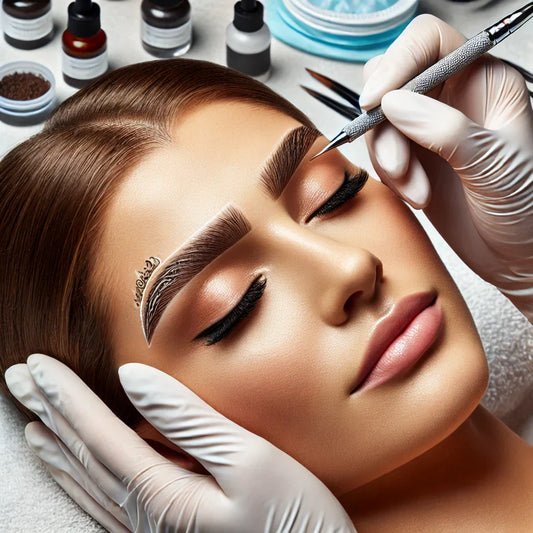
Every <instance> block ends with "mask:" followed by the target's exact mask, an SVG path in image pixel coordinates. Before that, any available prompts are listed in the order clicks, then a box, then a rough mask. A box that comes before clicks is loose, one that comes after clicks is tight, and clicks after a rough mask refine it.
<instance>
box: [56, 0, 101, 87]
mask: <svg viewBox="0 0 533 533" xmlns="http://www.w3.org/2000/svg"><path fill="white" fill-rule="evenodd" d="M62 55H63V79H64V80H65V82H67V83H68V84H69V85H71V86H72V87H78V88H79V87H84V86H85V85H88V84H89V83H90V82H92V81H93V80H95V79H97V78H99V77H100V76H101V75H102V74H105V72H106V71H107V68H108V65H107V37H106V34H105V33H104V30H102V29H101V27H100V6H99V5H98V4H97V3H96V2H92V1H91V0H76V1H75V2H72V3H71V4H69V6H68V26H67V29H66V30H65V31H64V32H63V54H62Z"/></svg>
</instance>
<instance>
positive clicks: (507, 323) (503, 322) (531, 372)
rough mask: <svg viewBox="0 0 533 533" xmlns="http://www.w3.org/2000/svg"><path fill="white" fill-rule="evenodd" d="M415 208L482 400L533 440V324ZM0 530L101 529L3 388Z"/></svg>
mask: <svg viewBox="0 0 533 533" xmlns="http://www.w3.org/2000/svg"><path fill="white" fill-rule="evenodd" d="M416 216H417V217H418V218H419V220H420V221H421V223H422V225H423V226H424V228H425V229H426V231H427V232H428V234H429V236H430V238H431V240H432V242H433V243H434V245H435V248H436V249H437V251H438V253H439V255H440V256H441V258H442V260H443V262H444V263H445V265H446V266H447V268H448V270H449V271H450V273H451V274H452V276H453V278H454V280H455V282H456V283H457V285H458V287H459V289H460V290H461V292H462V294H463V296H464V298H465V300H466V303H467V304H468V307H469V308H470V310H471V312H472V316H473V318H474V321H475V323H476V326H477V328H478V330H479V333H480V336H481V339H482V342H483V346H484V348H485V350H486V354H487V359H488V363H489V370H490V383H489V387H488V390H487V392H486V394H485V396H484V398H483V401H482V404H483V405H484V406H485V407H486V408H487V409H488V410H489V411H491V412H492V413H493V414H495V415H496V416H498V417H499V418H501V419H502V420H503V421H504V422H505V423H507V424H508V425H509V426H510V427H511V428H512V429H513V430H514V431H516V432H517V433H518V434H520V435H521V436H522V437H523V438H524V439H526V440H527V441H528V442H530V443H531V444H533V326H532V325H531V324H530V323H529V322H528V320H527V319H526V318H525V317H524V316H523V315H522V314H521V313H520V312H519V311H518V310H517V309H516V308H515V307H514V306H513V304H511V303H510V302H509V301H508V300H507V298H505V296H503V295H502V294H501V293H500V292H499V291H498V290H497V289H496V288H494V287H493V286H491V285H489V284H488V283H486V282H484V281H483V280H482V279H481V278H479V276H477V275H476V274H474V273H473V272H472V271H471V270H470V269H469V268H468V267H467V266H466V265H465V264H464V263H463V262H462V261H461V260H460V259H459V258H458V257H457V255H456V254H455V253H454V252H453V250H451V248H450V247H449V246H448V245H447V244H446V242H445V241H444V240H443V239H442V238H441V237H440V235H439V234H438V233H437V232H436V231H435V229H434V228H433V227H432V226H431V225H430V224H429V223H428V222H427V220H426V219H425V217H424V215H423V214H420V213H418V212H416ZM0 428H1V429H0V450H1V452H2V453H1V454H0V487H1V488H0V531H6V532H9V533H33V532H37V531H39V532H40V533H48V532H49V533H62V532H65V533H67V532H68V533H71V532H73V531H76V532H84V533H96V532H102V531H104V529H102V528H101V527H100V526H99V525H98V524H97V523H96V522H95V521H93V520H92V519H91V518H90V517H89V516H88V515H86V514H85V513H84V512H83V511H82V510H81V509H80V508H79V507H78V506H77V505H76V504H75V503H74V502H73V501H72V500H71V499H70V498H69V497H68V496H67V495H66V494H65V493H64V492H63V491H62V489H61V488H60V487H59V486H58V485H56V483H55V482H54V481H53V480H52V478H51V477H49V475H48V473H47V471H46V469H45V468H44V467H43V466H42V464H41V463H40V461H39V460H38V459H36V458H35V457H34V455H33V454H32V453H31V452H30V451H29V449H28V448H27V446H26V442H25V440H24V421H23V419H22V417H21V415H20V414H19V412H18V411H17V410H16V409H15V407H14V406H13V405H12V404H11V403H10V402H9V401H8V400H7V399H6V398H4V397H3V396H2V395H0Z"/></svg>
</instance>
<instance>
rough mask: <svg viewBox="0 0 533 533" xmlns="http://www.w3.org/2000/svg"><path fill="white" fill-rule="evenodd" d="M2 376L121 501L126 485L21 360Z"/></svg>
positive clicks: (112, 496)
mask: <svg viewBox="0 0 533 533" xmlns="http://www.w3.org/2000/svg"><path fill="white" fill-rule="evenodd" d="M5 380H6V383H7V386H8V388H9V390H10V391H11V393H12V394H13V396H15V398H17V400H18V401H20V402H21V403H22V404H23V405H24V406H25V407H27V408H28V409H30V410H31V411H33V412H34V413H35V414H36V415H37V416H39V418H40V419H41V420H42V421H43V422H44V424H45V425H46V426H47V427H49V428H50V429H51V430H52V431H53V432H54V433H55V434H56V435H58V437H59V438H60V439H61V440H62V442H63V443H64V445H65V446H66V448H67V449H68V450H70V452H71V453H72V455H73V456H75V457H76V458H77V459H78V461H79V462H80V463H81V465H83V468H84V469H85V472H86V475H87V476H88V477H89V478H91V479H92V480H93V481H94V482H95V483H96V484H97V485H98V486H100V487H101V489H102V490H103V491H104V492H105V493H106V494H107V495H108V496H109V497H110V498H111V499H112V500H113V501H115V502H117V503H120V502H122V501H123V500H124V499H125V498H126V495H127V490H126V487H125V486H124V485H123V484H122V483H121V482H120V480H118V479H117V478H116V477H115V476H114V475H113V474H112V473H111V472H110V471H109V470H108V469H107V468H105V467H104V466H103V465H102V464H101V463H100V462H99V461H98V460H97V459H96V458H95V457H94V455H93V454H92V453H91V452H90V450H89V449H88V448H87V446H86V445H85V443H84V442H83V441H82V440H81V439H80V437H79V436H78V435H77V434H76V432H75V431H74V430H73V429H72V427H71V425H70V424H69V423H68V421H67V420H66V419H65V418H64V417H63V416H62V414H61V413H60V412H59V411H57V410H56V409H55V408H54V406H53V405H52V404H51V403H50V402H49V401H48V399H47V398H46V396H44V395H43V393H42V391H41V390H40V389H39V388H38V387H37V385H36V383H35V381H34V380H33V378H32V376H31V374H30V371H29V368H28V366H27V365H25V364H18V365H13V366H11V367H10V368H8V369H7V371H6V373H5ZM87 416H88V415H87ZM95 427H97V426H96V425H95Z"/></svg>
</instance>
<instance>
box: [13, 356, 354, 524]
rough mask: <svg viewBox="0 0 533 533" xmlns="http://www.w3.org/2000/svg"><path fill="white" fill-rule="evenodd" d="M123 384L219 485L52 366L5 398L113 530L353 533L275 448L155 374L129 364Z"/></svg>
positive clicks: (22, 371)
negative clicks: (161, 449) (26, 414)
mask: <svg viewBox="0 0 533 533" xmlns="http://www.w3.org/2000/svg"><path fill="white" fill-rule="evenodd" d="M119 375H120V380H121V383H122V386H123V387H124V389H125V391H126V393H127V394H128V397H129V398H130V399H131V401H132V402H133V403H134V405H135V407H136V408H137V409H138V410H139V411H140V413H141V414H142V415H143V416H144V417H145V418H146V419H147V420H148V421H149V422H150V423H151V424H152V425H153V426H154V427H155V428H156V429H158V430H159V431H160V432H161V433H162V434H163V435H165V436H166V437H167V438H168V439H169V440H171V441H172V442H173V443H175V444H176V445H177V446H178V447H180V448H181V449H182V450H184V451H185V452H187V453H189V454H190V455H192V456H193V457H194V458H196V459H197V460H198V461H199V462H200V463H201V464H202V465H203V466H204V467H205V468H206V470H207V471H208V472H209V473H210V474H211V475H204V474H198V473H193V472H190V471H188V470H186V469H183V468H181V467H179V466H177V465H176V464H174V463H172V462H170V461H169V460H167V459H166V458H164V457H163V456H161V455H160V454H158V453H157V452H156V451H155V450H154V449H153V448H151V447H150V446H149V445H148V444H147V443H146V442H145V441H143V440H142V439H141V438H140V437H139V436H138V435H137V434H136V433H135V432H134V431H133V430H132V429H130V428H129V427H128V426H126V425H125V424H123V423H122V422H121V421H120V420H119V419H118V418H117V417H116V416H115V415H114V414H113V413H112V412H111V411H110V409H109V408H108V407H107V406H106V405H104V404H103V402H102V401H101V400H100V399H99V398H98V397H97V396H96V395H95V394H94V393H93V392H92V391H91V390H90V389H89V388H88V387H87V386H86V385H85V384H84V383H83V382H82V381H81V380H80V378H79V377H78V376H76V374H74V373H73V372H72V371H71V370H70V369H68V368H67V367H66V366H65V365H63V364H62V363H60V362H59V361H57V360H55V359H52V358H51V357H48V356H45V355H32V356H30V357H29V358H28V361H27V365H26V364H18V365H14V366H12V367H10V368H9V369H8V370H7V371H6V374H5V377H6V382H7V384H8V387H9V390H10V391H11V392H12V393H13V394H14V395H15V396H16V397H17V398H18V399H19V401H20V402H22V403H23V404H24V405H25V406H26V407H27V408H29V409H31V410H32V411H33V412H35V413H36V414H37V415H38V416H39V417H40V418H41V420H42V421H43V422H44V424H46V426H48V428H50V430H52V431H50V430H49V429H47V428H46V427H45V426H43V424H41V423H40V422H32V423H30V424H28V425H27V427H26V439H27V441H28V444H29V445H30V447H31V448H32V449H33V450H34V451H35V453H36V454H37V455H38V456H39V457H40V458H41V459H42V460H43V461H44V462H45V464H46V466H47V468H48V470H49V471H50V473H51V474H52V476H53V477H54V479H55V480H56V481H57V482H58V483H59V484H60V485H61V486H62V487H63V488H64V489H65V491H66V492H67V493H68V494H69V495H70V496H71V497H72V498H73V499H74V500H75V501H76V502H77V503H78V504H79V505H80V506H81V507H82V508H83V509H85V510H86V511H87V512H88V513H89V514H90V515H92V516H93V517H94V518H95V519H96V520H97V521H98V522H100V523H101V524H102V525H103V526H104V527H105V528H106V529H108V530H109V531H111V532H124V531H137V532H141V531H142V532H155V531H157V532H162V531H165V532H174V531H176V532H177V531H179V532H193V531H194V532H202V533H203V532H206V533H207V532H218V533H220V532H232V533H239V532H242V533H253V532H269V533H270V532H278V533H282V532H283V533H285V532H298V533H300V532H301V533H303V532H315V533H321V532H324V533H325V532H328V533H329V532H339V533H340V532H350V533H354V532H355V529H354V527H353V524H352V522H351V520H350V518H349V517H348V515H347V514H346V512H345V511H344V509H343V508H342V506H341V505H340V503H339V501H338V500H337V499H336V498H335V497H334V496H333V494H332V493H331V492H330V491H329V489H328V488H327V487H326V486H325V485H324V484H323V483H322V482H321V481H320V480H319V479H318V478H317V477H316V476H314V475H313V474H312V473H311V472H310V471H309V470H307V469H306V468H304V467H303V466H302V465H301V464H300V463H298V462H297V461H296V460H294V459H293V458H292V457H290V456H289V455H287V454H286V453H285V452H283V451H281V450H279V449H278V448H276V447H275V446H273V445H272V444H270V443H269V442H268V441H267V440H265V439H263V438H261V437H259V436H257V435H255V434H253V433H250V432H249V431H247V430H245V429H243V428H242V427H240V426H238V425H237V424H235V423H233V422H232V421H230V420H229V419H227V418H226V417H224V416H222V415H221V414H220V413H218V412H217V411H215V410H214V409H212V408H211V407H210V406H209V405H208V404H207V403H205V402H204V401H203V400H201V399H200V398H199V397H198V396H196V394H194V393H193V392H192V391H191V390H190V389H188V388H187V387H185V386H184V385H182V384H181V383H179V382H178V381H176V380H175V379H173V378H172V377H170V376H168V375H167V374H165V373H163V372H160V371H159V370H156V369H154V368H152V367H149V366H146V365H142V364H138V363H129V364H127V365H123V366H122V367H120V369H119ZM54 433H55V435H54ZM56 435H57V436H58V437H59V438H57V437H56Z"/></svg>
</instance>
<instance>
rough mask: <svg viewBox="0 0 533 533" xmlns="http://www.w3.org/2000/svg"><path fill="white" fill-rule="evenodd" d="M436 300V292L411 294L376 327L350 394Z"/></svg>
mask: <svg viewBox="0 0 533 533" xmlns="http://www.w3.org/2000/svg"><path fill="white" fill-rule="evenodd" d="M436 298H437V291H435V290H432V291H428V292H419V293H414V294H410V295H409V296H406V297H404V298H402V299H401V300H400V301H398V302H397V303H396V305H395V306H394V308H393V309H392V311H391V312H390V313H389V314H388V315H387V316H385V317H384V318H382V319H381V320H380V321H379V322H378V323H377V324H376V325H375V326H374V329H373V331H372V335H371V337H370V341H369V343H368V347H367V349H366V352H365V355H364V357H363V366H362V369H361V371H360V373H359V375H358V376H357V379H356V381H355V383H354V384H353V386H352V389H351V392H350V394H353V393H354V392H356V391H357V390H359V388H360V387H361V385H362V384H363V382H364V381H365V379H366V378H367V376H368V375H369V374H370V373H371V372H372V370H373V369H374V367H375V366H376V364H377V363H378V361H379V360H380V358H381V356H382V355H383V353H384V352H385V351H386V350H387V348H388V347H389V345H390V344H391V343H392V342H393V341H394V340H395V339H396V338H397V337H398V336H399V335H400V334H401V333H402V332H403V331H404V330H405V328H407V326H409V324H410V323H411V322H412V321H413V320H414V319H415V318H416V317H417V316H418V315H419V314H420V313H421V312H422V311H424V309H426V308H427V307H429V306H430V305H432V304H433V303H434V302H435V300H436Z"/></svg>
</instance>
